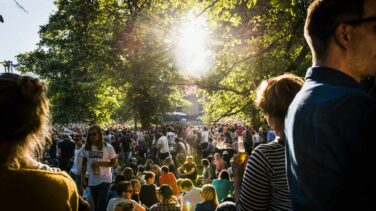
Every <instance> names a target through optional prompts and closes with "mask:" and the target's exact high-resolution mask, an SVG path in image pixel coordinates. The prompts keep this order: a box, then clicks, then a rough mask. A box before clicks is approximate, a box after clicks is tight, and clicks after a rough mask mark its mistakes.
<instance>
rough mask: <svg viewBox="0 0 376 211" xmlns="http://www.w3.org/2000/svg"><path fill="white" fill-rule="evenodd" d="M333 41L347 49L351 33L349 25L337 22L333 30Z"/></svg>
mask: <svg viewBox="0 0 376 211" xmlns="http://www.w3.org/2000/svg"><path fill="white" fill-rule="evenodd" d="M333 37H334V40H335V42H336V43H337V44H338V45H339V46H340V47H341V48H343V49H348V48H349V46H350V41H351V35H350V26H349V25H346V24H339V25H338V26H337V27H336V29H335V31H334V36H333Z"/></svg>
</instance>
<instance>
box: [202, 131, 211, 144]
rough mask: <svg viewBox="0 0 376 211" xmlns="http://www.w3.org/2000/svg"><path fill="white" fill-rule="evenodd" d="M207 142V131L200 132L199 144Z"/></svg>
mask: <svg viewBox="0 0 376 211" xmlns="http://www.w3.org/2000/svg"><path fill="white" fill-rule="evenodd" d="M208 141H209V131H205V130H204V131H202V132H201V143H202V142H208Z"/></svg>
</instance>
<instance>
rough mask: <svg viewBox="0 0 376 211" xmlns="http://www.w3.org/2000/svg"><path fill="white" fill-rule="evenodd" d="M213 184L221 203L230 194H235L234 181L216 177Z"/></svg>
mask: <svg viewBox="0 0 376 211" xmlns="http://www.w3.org/2000/svg"><path fill="white" fill-rule="evenodd" d="M212 185H213V186H214V188H215V191H216V192H217V199H218V202H219V203H221V201H222V200H223V199H224V198H226V197H227V195H228V194H231V196H232V195H233V194H232V193H233V192H234V182H233V181H230V180H227V179H215V180H213V182H212Z"/></svg>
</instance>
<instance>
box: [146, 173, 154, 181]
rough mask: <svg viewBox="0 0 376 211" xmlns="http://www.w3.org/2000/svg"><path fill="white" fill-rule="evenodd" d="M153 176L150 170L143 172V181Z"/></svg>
mask: <svg viewBox="0 0 376 211" xmlns="http://www.w3.org/2000/svg"><path fill="white" fill-rule="evenodd" d="M153 177H154V173H153V172H151V171H148V172H146V173H145V181H148V180H149V179H150V178H153Z"/></svg>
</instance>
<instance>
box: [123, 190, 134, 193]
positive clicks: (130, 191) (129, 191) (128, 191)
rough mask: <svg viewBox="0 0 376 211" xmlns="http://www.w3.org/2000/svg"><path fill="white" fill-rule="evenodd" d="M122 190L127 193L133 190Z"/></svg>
mask: <svg viewBox="0 0 376 211" xmlns="http://www.w3.org/2000/svg"><path fill="white" fill-rule="evenodd" d="M124 192H127V193H133V190H126V191H124Z"/></svg>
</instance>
